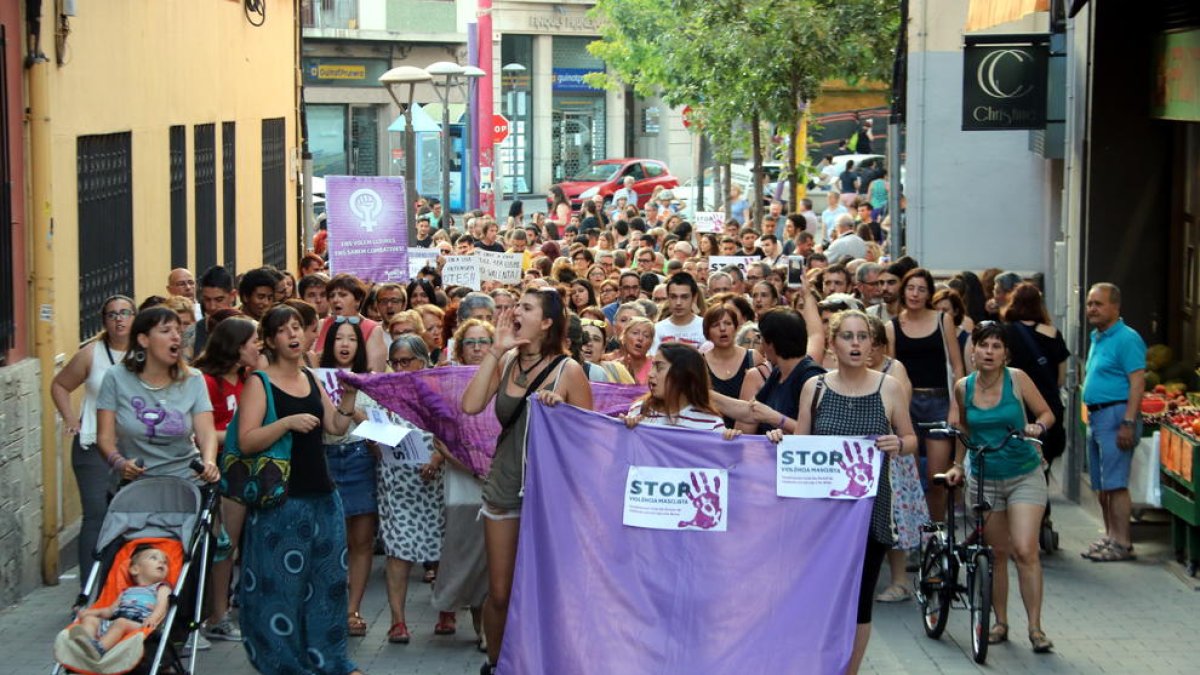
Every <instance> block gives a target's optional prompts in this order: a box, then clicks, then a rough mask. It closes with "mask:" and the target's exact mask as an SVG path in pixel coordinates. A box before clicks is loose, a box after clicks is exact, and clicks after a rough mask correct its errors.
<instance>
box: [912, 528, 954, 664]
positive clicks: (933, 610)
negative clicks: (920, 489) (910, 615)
mask: <svg viewBox="0 0 1200 675" xmlns="http://www.w3.org/2000/svg"><path fill="white" fill-rule="evenodd" d="M955 577H956V570H955V569H954V564H953V562H952V560H951V558H950V555H949V551H947V550H946V547H945V545H944V542H943V541H942V538H941V533H940V532H937V533H934V534H933V536H931V537H930V538H929V539H928V540H926V541H925V543H924V544H922V546H921V566H920V568H919V569H918V570H917V583H916V584H915V585H916V588H917V592H916V596H917V606H918V607H920V608H921V623H922V625H924V626H925V634H926V635H928V636H929V637H931V638H933V639H934V640H936V639H938V638H940V637H941V636H942V632H943V631H945V630H946V620H947V619H948V618H949V616H950V599H951V597H952V595H953V592H954V582H955Z"/></svg>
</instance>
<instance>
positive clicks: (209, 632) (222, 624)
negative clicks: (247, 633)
mask: <svg viewBox="0 0 1200 675" xmlns="http://www.w3.org/2000/svg"><path fill="white" fill-rule="evenodd" d="M201 634H202V635H204V637H206V638H208V639H210V640H225V641H228V642H241V641H242V631H241V629H240V628H238V625H237V624H236V623H234V622H233V619H231V618H229V615H228V614H226V615H225V616H223V617H221V620H220V621H217V622H216V623H206V624H204V628H202V629H201Z"/></svg>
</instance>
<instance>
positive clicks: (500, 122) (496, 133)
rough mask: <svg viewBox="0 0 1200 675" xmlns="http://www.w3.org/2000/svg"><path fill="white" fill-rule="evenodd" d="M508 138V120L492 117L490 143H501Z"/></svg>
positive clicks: (503, 117) (496, 116) (497, 116)
mask: <svg viewBox="0 0 1200 675" xmlns="http://www.w3.org/2000/svg"><path fill="white" fill-rule="evenodd" d="M506 138H508V118H507V117H505V116H504V115H492V142H493V143H503V142H504V139H506Z"/></svg>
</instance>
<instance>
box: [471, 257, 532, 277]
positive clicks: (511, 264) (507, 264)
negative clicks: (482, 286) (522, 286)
mask: <svg viewBox="0 0 1200 675" xmlns="http://www.w3.org/2000/svg"><path fill="white" fill-rule="evenodd" d="M475 257H477V258H479V278H480V280H482V281H499V282H500V283H503V284H519V283H521V258H522V257H523V256H522V255H521V254H520V253H496V252H495V251H484V250H478V251H475Z"/></svg>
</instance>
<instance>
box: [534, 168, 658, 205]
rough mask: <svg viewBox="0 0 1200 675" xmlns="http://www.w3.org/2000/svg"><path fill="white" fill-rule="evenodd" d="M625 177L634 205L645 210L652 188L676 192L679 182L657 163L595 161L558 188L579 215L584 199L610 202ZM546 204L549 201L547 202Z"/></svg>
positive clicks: (622, 184) (621, 185)
mask: <svg viewBox="0 0 1200 675" xmlns="http://www.w3.org/2000/svg"><path fill="white" fill-rule="evenodd" d="M626 176H633V178H634V183H633V189H634V191H636V192H637V196H638V199H637V202H638V203H637V205H638V207H639V208H641V207H642V206H645V204H646V202H648V201H649V200H650V195H651V194H652V193H653V192H654V188H656V187H658V186H660V185H661V186H662V187H664V188H675V187H678V186H679V179H678V178H676V177H675V176H673V175H671V171H670V169H668V168H667V165H666V164H663V163H662V162H660V161H658V160H656V159H636V158H626V159H598V160H596V161H594V162H592V163H591V164H589V165H588V166H587V168H585V169H584V170H583V171H580V172H579V173H577V174H575V175H574V176H572V177H571V178H570V179H568V180H567V181H565V182H562V183H559V186H560V187H561V188H562V189H563V192H565V193H566V195H567V199H569V200H571V209H572V210H575V211H578V210H579V207H580V204H582V203H583V200H585V199H591V198H592V197H594V196H596V195H598V194H599V195H603V196H604V201H605V202H608V201H611V200H612V196H613V193H614V192H616V191H617V190H619V189H621V188H622V187H623V186H624V180H625V177H626ZM546 201H547V204H549V200H548V199H547V200H546Z"/></svg>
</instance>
